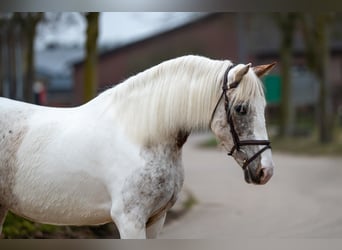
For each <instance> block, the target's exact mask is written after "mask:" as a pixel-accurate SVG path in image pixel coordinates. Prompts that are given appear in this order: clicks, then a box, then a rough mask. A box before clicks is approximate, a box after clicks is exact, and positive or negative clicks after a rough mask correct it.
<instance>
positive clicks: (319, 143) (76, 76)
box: [0, 12, 342, 237]
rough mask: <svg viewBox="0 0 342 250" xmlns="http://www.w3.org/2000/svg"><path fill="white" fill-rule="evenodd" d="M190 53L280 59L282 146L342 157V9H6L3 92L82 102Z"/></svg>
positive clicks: (272, 113)
mask: <svg viewBox="0 0 342 250" xmlns="http://www.w3.org/2000/svg"><path fill="white" fill-rule="evenodd" d="M187 54H198V55H203V56H207V57H210V58H213V59H229V60H232V61H233V62H235V63H249V62H252V64H253V65H258V64H266V63H271V62H273V61H276V62H278V64H277V67H276V68H275V69H274V70H273V72H272V73H270V74H269V75H267V76H265V77H264V78H263V79H262V80H263V83H264V86H265V92H266V99H267V103H268V106H267V109H266V119H267V126H268V132H269V135H270V137H271V139H272V143H273V149H274V150H275V151H279V152H280V151H281V152H290V153H292V154H309V155H328V156H329V157H332V156H341V155H342V14H341V13H296V12H294V13H234V12H232V13H198V12H179V13H178V12H133V13H130V12H123V13H120V12H104V13H97V12H89V13H78V12H62V13H51V12H49V13H32V12H29V13H25V12H20V13H1V14H0V96H4V97H8V98H12V99H17V100H21V101H26V102H31V103H36V104H40V105H47V106H55V107H69V106H75V105H80V104H83V103H85V102H87V101H88V100H90V99H92V98H94V97H95V96H96V95H97V94H98V93H100V92H102V91H104V90H106V89H107V88H109V87H112V86H114V85H116V84H120V82H122V81H124V80H125V79H126V78H128V77H129V76H131V75H134V74H136V73H138V72H140V71H143V70H145V69H147V68H149V67H151V66H153V65H156V64H158V63H160V62H162V61H164V60H167V59H170V58H174V57H177V56H182V55H187ZM0 108H1V107H0ZM211 144H215V142H212V141H210V140H209V142H208V143H206V145H207V146H208V145H209V146H210V145H211ZM13 220H15V219H14V217H13ZM11 223H12V222H11ZM13 223H14V222H13ZM25 223H26V222H25ZM27 227H30V226H29V225H28V226H27ZM9 228H10V227H7V229H6V227H5V229H4V230H5V234H6V230H7V235H11V233H12V234H13V235H15V233H13V232H8V231H10V230H9ZM17 228H18V227H17ZM48 230H49V229H47V231H48ZM53 230H54V229H53ZM68 230H71V229H70V228H69V229H68ZM97 230H98V229H97ZM90 231H91V230H90ZM95 231H96V230H95ZM99 231H100V230H99ZM70 232H71V231H70ZM13 237H16V236H13ZM21 237H23V236H21ZM37 237H39V236H37ZM42 237H43V236H42ZM75 237H77V236H75Z"/></svg>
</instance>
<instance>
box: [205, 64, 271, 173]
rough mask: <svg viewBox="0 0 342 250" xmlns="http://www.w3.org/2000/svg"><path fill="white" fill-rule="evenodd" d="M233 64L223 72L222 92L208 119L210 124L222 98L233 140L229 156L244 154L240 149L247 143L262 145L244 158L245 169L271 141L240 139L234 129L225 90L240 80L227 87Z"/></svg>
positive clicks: (243, 167)
mask: <svg viewBox="0 0 342 250" xmlns="http://www.w3.org/2000/svg"><path fill="white" fill-rule="evenodd" d="M234 66H235V65H234V64H233V65H231V66H230V67H228V69H227V70H226V72H225V74H224V79H223V85H222V94H221V96H220V98H219V100H218V101H217V104H216V106H215V109H214V111H213V113H212V116H211V120H210V124H211V122H212V120H213V117H214V114H215V113H216V109H217V107H218V105H219V103H220V102H221V99H222V98H224V107H225V110H226V118H227V123H228V124H229V127H230V133H231V135H232V138H233V142H234V146H233V147H232V148H231V150H230V152H229V153H228V155H229V156H232V155H233V153H234V152H235V151H237V152H242V153H244V154H246V153H245V152H244V151H242V150H241V147H242V146H249V145H253V146H259V145H264V147H263V148H261V149H260V150H259V151H258V152H256V153H255V154H254V155H253V156H252V157H250V158H246V159H244V161H243V165H242V169H243V170H246V169H247V167H248V165H249V164H250V163H251V162H252V161H253V160H255V159H256V158H257V157H258V156H259V155H260V154H261V153H262V152H264V151H265V150H266V149H269V148H271V145H270V144H271V142H270V141H269V140H240V139H239V136H238V134H237V132H236V130H235V126H234V122H233V117H232V114H231V112H230V110H231V109H230V108H229V99H228V95H227V91H228V89H231V88H236V87H237V86H238V85H239V83H240V81H235V82H232V83H231V84H229V88H228V72H229V71H230V70H231V69H232V68H233V67H234Z"/></svg>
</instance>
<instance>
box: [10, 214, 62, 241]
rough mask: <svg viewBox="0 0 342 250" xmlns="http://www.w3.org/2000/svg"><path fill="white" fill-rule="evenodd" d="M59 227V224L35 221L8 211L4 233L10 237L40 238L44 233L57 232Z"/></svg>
mask: <svg viewBox="0 0 342 250" xmlns="http://www.w3.org/2000/svg"><path fill="white" fill-rule="evenodd" d="M58 229H59V228H58V227H57V226H51V225H43V224H38V223H33V222H30V221H28V220H25V219H23V218H20V217H18V216H16V215H14V214H12V213H8V215H7V217H6V221H5V224H4V228H3V234H4V235H5V237H6V238H8V239H18V238H20V239H27V238H39V237H41V236H42V235H43V234H46V233H54V232H57V231H58Z"/></svg>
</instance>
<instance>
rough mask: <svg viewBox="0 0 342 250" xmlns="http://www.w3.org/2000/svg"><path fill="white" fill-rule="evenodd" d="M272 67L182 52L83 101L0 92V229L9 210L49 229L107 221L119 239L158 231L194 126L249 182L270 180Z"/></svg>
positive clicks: (173, 197)
mask: <svg viewBox="0 0 342 250" xmlns="http://www.w3.org/2000/svg"><path fill="white" fill-rule="evenodd" d="M272 67H273V64H272V65H264V66H257V67H254V68H252V67H251V66H250V64H247V65H244V64H238V65H233V64H232V62H230V61H228V60H225V61H220V60H211V59H208V58H205V57H200V56H184V57H179V58H176V59H173V60H169V61H165V62H163V63H161V64H159V65H157V66H155V67H152V68H150V69H148V70H146V71H144V72H142V73H139V74H137V75H135V76H133V77H131V78H129V79H127V80H126V81H124V82H123V83H121V84H119V85H118V86H116V87H113V88H111V89H108V90H106V91H105V92H103V93H102V94H100V95H99V96H98V97H96V98H94V99H93V100H91V101H90V102H88V103H86V104H84V105H82V106H79V107H74V108H51V107H41V106H36V105H32V104H27V103H23V102H19V101H13V100H9V99H6V98H0V159H1V162H0V233H1V229H2V224H3V222H4V220H5V216H6V213H7V212H8V211H12V212H13V213H15V214H17V215H19V216H22V217H25V218H27V219H29V220H32V221H35V222H40V223H47V224H55V225H99V224H104V223H108V222H111V221H113V222H114V223H115V224H116V226H117V228H118V230H119V232H120V237H121V238H146V237H148V238H155V237H157V235H158V233H159V232H160V231H161V229H162V226H163V223H164V219H165V216H166V212H167V210H168V209H169V208H170V207H171V206H172V205H173V204H174V202H175V201H176V199H177V195H178V193H179V191H180V190H181V188H182V184H183V166H182V161H181V150H182V146H183V144H184V143H185V141H186V139H187V137H188V135H189V134H190V132H191V131H192V130H196V129H202V128H208V127H210V128H211V129H212V131H213V132H214V134H215V135H216V136H217V138H218V139H219V140H220V141H222V143H223V145H224V147H226V148H227V149H229V150H231V149H232V150H231V151H232V152H231V153H232V155H233V157H234V158H235V159H236V160H237V162H238V163H239V164H240V165H241V166H243V168H244V170H245V179H246V181H247V182H253V183H256V184H264V183H266V182H267V181H268V180H269V179H270V178H271V176H272V173H273V161H272V155H271V150H270V149H269V143H268V141H267V139H268V137H267V131H266V128H265V120H264V109H265V97H264V93H263V88H262V83H261V81H260V80H259V78H258V76H259V77H260V76H261V75H263V74H265V73H267V72H268V71H269V70H270V69H271V68H272ZM227 69H228V70H227ZM222 87H223V89H222ZM232 126H233V127H234V129H233V130H234V131H233V130H232V128H231V127H232ZM234 133H235V135H233V134H234ZM240 139H243V140H240ZM236 140H238V142H236ZM265 141H266V143H264V142H265ZM246 142H247V143H246ZM248 142H249V143H248ZM253 142H254V143H253ZM258 142H260V143H258ZM236 143H240V144H236ZM246 163H247V165H248V166H245V165H246Z"/></svg>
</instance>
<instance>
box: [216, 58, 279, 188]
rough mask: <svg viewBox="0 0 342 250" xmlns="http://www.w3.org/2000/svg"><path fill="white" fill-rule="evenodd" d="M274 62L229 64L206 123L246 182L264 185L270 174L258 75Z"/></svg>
mask: <svg viewBox="0 0 342 250" xmlns="http://www.w3.org/2000/svg"><path fill="white" fill-rule="evenodd" d="M274 65H275V63H272V64H269V65H260V66H256V67H252V66H251V64H246V65H244V64H238V65H231V66H230V67H229V68H228V69H227V70H226V72H225V76H224V79H223V84H222V94H221V97H220V98H219V100H218V102H217V105H216V107H215V109H214V112H213V115H212V119H211V123H210V126H211V129H212V131H213V132H214V134H215V135H216V137H217V139H218V140H219V141H221V145H222V146H223V147H224V148H225V149H227V151H228V154H229V155H231V156H233V157H234V159H235V160H236V161H237V163H238V164H239V165H240V166H241V167H242V169H243V171H244V176H245V180H246V182H247V183H254V184H265V183H267V182H268V181H269V179H270V178H271V177H272V175H273V166H274V164H273V160H272V153H271V147H270V142H269V140H268V135H267V130H266V124H265V114H264V113H265V106H266V101H265V95H264V91H263V86H262V83H261V81H260V79H259V78H260V77H262V76H263V75H265V74H267V73H268V72H269V71H270V70H271V69H272V68H273V67H274Z"/></svg>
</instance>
